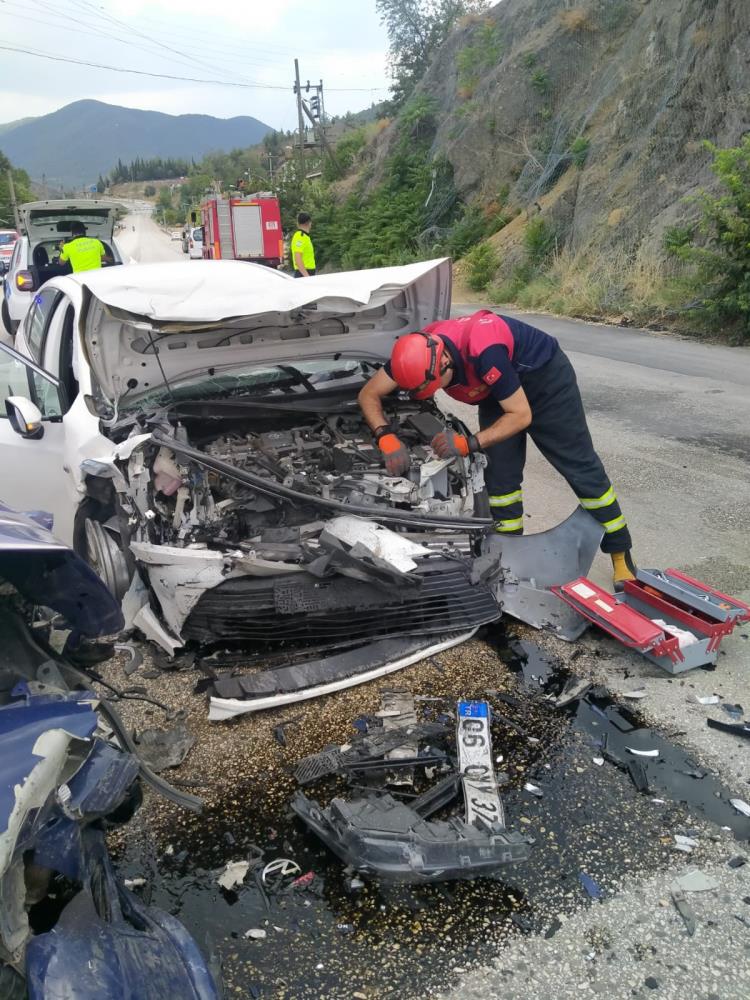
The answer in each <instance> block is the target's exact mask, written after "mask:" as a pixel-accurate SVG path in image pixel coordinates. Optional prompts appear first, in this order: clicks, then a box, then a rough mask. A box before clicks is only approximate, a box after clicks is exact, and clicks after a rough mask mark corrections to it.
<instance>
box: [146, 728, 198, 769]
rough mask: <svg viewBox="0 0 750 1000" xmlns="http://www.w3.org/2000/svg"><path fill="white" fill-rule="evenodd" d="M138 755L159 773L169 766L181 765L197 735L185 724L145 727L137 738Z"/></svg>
mask: <svg viewBox="0 0 750 1000" xmlns="http://www.w3.org/2000/svg"><path fill="white" fill-rule="evenodd" d="M136 743H137V746H138V755H139V757H140V758H141V760H144V761H145V762H146V764H148V766H149V767H150V768H151V770H152V771H156V773H157V774H158V773H159V772H160V771H165V770H166V769H167V768H168V767H179V766H180V764H181V763H182V762H183V761H184V760H185V758H186V757H187V755H188V754H189V753H190V751H191V749H192V748H193V745H194V744H195V737H194V736H193V735H192V734H191V733H190V732H188V729H187V727H186V726H185V725H183V724H180V725H178V726H175V727H174V729H166V730H162V729H144V730H143V732H141V733H139V734H138V739H137V740H136Z"/></svg>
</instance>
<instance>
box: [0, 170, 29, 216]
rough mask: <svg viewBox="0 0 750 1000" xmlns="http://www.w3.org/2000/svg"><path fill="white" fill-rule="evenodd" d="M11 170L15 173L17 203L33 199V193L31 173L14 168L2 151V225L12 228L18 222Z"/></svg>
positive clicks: (0, 207)
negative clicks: (11, 189)
mask: <svg viewBox="0 0 750 1000" xmlns="http://www.w3.org/2000/svg"><path fill="white" fill-rule="evenodd" d="M9 170H10V172H11V173H12V175H13V187H14V188H15V192H16V203H17V204H19V205H22V204H23V203H24V202H25V201H32V200H33V195H32V193H31V182H30V180H29V175H28V174H27V173H26V171H25V170H19V169H17V168H14V167H13V166H12V164H11V162H10V160H9V159H8V157H7V156H4V155H3V153H0V227H8V228H11V229H12V228H13V227H14V226H15V224H16V223H15V218H14V216H13V206H12V204H11V200H10V185H9V184H8V171H9Z"/></svg>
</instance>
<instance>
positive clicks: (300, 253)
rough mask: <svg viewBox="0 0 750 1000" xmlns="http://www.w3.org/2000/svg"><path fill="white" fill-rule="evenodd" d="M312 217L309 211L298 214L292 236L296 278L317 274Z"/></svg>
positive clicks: (293, 263)
mask: <svg viewBox="0 0 750 1000" xmlns="http://www.w3.org/2000/svg"><path fill="white" fill-rule="evenodd" d="M311 228H312V219H311V218H310V216H309V215H308V214H307V212H300V213H299V215H298V216H297V229H296V230H295V233H294V235H293V236H292V242H291V244H290V246H291V248H292V265H293V267H294V277H295V278H307V277H310V276H311V275H313V274H315V250H314V249H313V245H312V240H311V239H310V230H311Z"/></svg>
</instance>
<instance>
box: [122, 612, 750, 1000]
mask: <svg viewBox="0 0 750 1000" xmlns="http://www.w3.org/2000/svg"><path fill="white" fill-rule="evenodd" d="M485 641H490V643H491V645H492V647H493V649H494V650H495V651H496V653H497V656H498V659H499V660H500V661H502V663H503V664H504V665H506V666H507V668H510V669H511V670H513V671H515V672H516V678H517V679H516V683H515V689H514V690H512V692H511V693H509V692H508V689H507V688H506V689H505V690H503V691H499V690H495V689H493V688H489V687H486V686H480V687H479V688H478V689H477V690H475V691H465V690H463V691H455V690H453V689H452V687H451V678H450V671H449V670H445V669H436V670H435V671H434V679H431V680H430V682H429V683H428V684H425V685H423V686H422V689H421V690H419V691H417V690H414V691H413V693H414V694H420V695H424V696H427V697H432V698H444V699H445V701H444V702H434V703H433V702H426V703H422V704H423V705H424V709H423V711H424V714H425V718H428V717H429V713H430V712H433V713H435V714H437V713H441V712H443V713H444V712H446V710H450V705H451V702H452V703H453V708H455V701H456V699H457V698H458V697H465V698H477V699H486V700H488V701H489V702H490V704H491V705H492V708H493V726H492V736H493V749H494V753H495V755H496V760H497V768H498V770H499V771H504V772H505V773H506V774H507V776H508V780H507V783H506V784H505V785H504V786H503V790H502V793H503V802H504V805H505V810H506V822H507V825H508V827H509V828H511V829H517V830H520V831H521V832H522V833H524V834H525V835H527V836H531V837H533V838H534V841H535V843H534V846H533V848H532V851H531V856H530V858H529V860H528V861H527V862H525V863H523V864H520V865H514V866H509V867H507V868H506V869H504V870H503V871H502V872H501V874H500V875H499V876H498V877H497V878H496V879H477V880H475V881H469V882H446V883H436V884H431V885H406V886H387V885H380V884H378V883H376V882H368V881H366V880H360V879H358V878H357V877H356V874H355V873H353V872H351V871H345V870H343V867H342V864H341V863H340V862H339V860H338V859H337V858H336V857H334V856H333V855H332V854H330V853H329V852H328V851H327V849H326V848H324V847H323V846H322V845H321V844H320V843H319V842H318V841H317V840H316V838H315V837H314V836H312V835H311V834H310V833H308V832H307V831H306V829H305V828H304V827H303V825H302V824H301V823H300V822H299V821H297V820H296V819H295V818H294V817H293V815H292V814H291V812H290V811H289V810H288V809H282V810H280V811H277V812H276V813H264V812H263V795H262V789H254V790H248V791H246V792H245V793H237V794H236V795H234V796H233V797H232V798H231V800H230V799H229V798H227V800H226V801H225V802H223V803H221V804H220V805H219V806H218V807H216V808H212V809H211V810H209V811H208V812H207V813H206V814H204V816H203V817H201V818H200V820H199V821H197V822H196V823H195V824H193V825H192V826H190V827H187V828H185V829H180V830H176V831H175V834H174V837H173V838H171V840H170V842H169V843H168V844H163V843H156V842H154V841H153V840H152V839H151V838H149V836H148V834H147V832H146V831H144V832H143V834H142V835H141V836H138V835H137V834H136V833H135V831H133V832H132V833H131V834H130V835H129V836H128V838H127V840H126V841H125V844H124V846H123V847H121V848H120V850H119V854H118V857H117V864H118V869H119V871H120V874H121V875H123V876H124V877H126V878H132V877H139V878H145V880H146V884H145V886H143V887H142V888H140V889H138V890H137V891H139V892H141V893H143V894H144V895H145V897H146V898H147V899H148V900H149V901H150V902H151V903H152V904H155V905H157V906H160V907H162V908H163V909H165V910H168V911H169V912H171V913H173V914H174V915H176V916H177V917H179V919H180V920H182V921H183V923H184V924H185V925H186V926H187V928H188V930H189V931H190V932H191V933H192V934H193V935H194V937H195V938H196V940H197V941H198V943H199V944H200V946H201V947H202V948H203V949H204V951H205V952H207V953H209V952H210V953H211V954H213V955H214V956H215V958H216V959H217V960H218V961H219V962H220V963H221V965H222V968H223V976H224V981H225V984H226V991H227V996H232V997H235V996H236V997H250V998H259V997H263V998H265V997H269V998H271V997H273V998H279V1000H302V998H305V1000H307V998H320V1000H324V998H325V1000H351V998H352V997H354V996H357V997H365V998H368V1000H370V998H372V1000H375V998H378V1000H379V998H397V997H398V998H399V1000H411V998H414V1000H416V998H422V997H428V996H431V995H438V994H439V993H440V992H441V991H444V990H447V989H449V988H450V987H451V985H453V984H456V985H457V984H458V982H459V981H460V974H461V971H462V970H465V969H467V968H469V967H470V966H471V965H472V964H473V963H475V962H479V961H482V960H488V959H490V958H491V957H495V956H499V959H500V962H501V963H502V947H503V944H504V943H506V942H507V941H508V940H510V939H511V938H512V937H513V936H514V935H517V934H523V933H530V932H537V933H542V934H546V935H548V936H551V935H552V934H554V932H555V930H556V929H557V928H558V927H559V926H560V918H561V917H563V916H564V915H565V914H567V913H570V912H572V911H573V910H575V909H576V908H577V907H578V906H580V905H581V904H582V903H586V902H587V901H588V900H589V895H588V894H587V891H586V888H585V885H584V883H585V884H588V885H589V886H591V885H594V886H595V887H596V888H597V890H599V891H600V892H601V894H602V896H603V898H605V899H606V897H607V896H609V895H611V894H613V893H614V892H615V891H616V890H617V888H618V887H619V886H620V884H621V883H622V880H623V878H625V877H626V876H629V875H633V876H635V875H639V874H641V873H644V872H647V871H653V870H655V869H657V868H660V867H664V866H666V865H668V864H670V863H674V862H675V861H680V860H682V861H684V860H685V858H684V856H682V857H680V856H677V855H676V854H675V852H674V848H673V844H674V840H673V837H674V834H676V833H685V832H686V831H688V830H689V831H691V832H692V833H693V834H696V833H697V839H698V841H699V844H700V842H701V840H702V839H703V840H706V839H708V838H709V837H710V836H715V835H718V834H719V830H718V828H719V827H721V826H726V827H730V828H731V830H732V831H733V832H734V834H735V836H736V837H739V838H748V837H750V820H748V819H747V818H745V817H742V816H739V815H738V814H737V813H736V812H735V810H734V809H733V808H732V806H731V805H730V804H729V802H728V799H729V797H730V792H729V790H728V789H726V788H724V787H723V786H722V785H721V784H720V782H719V781H718V780H717V779H716V778H715V777H714V776H713V775H712V774H710V772H708V771H706V769H705V768H702V767H701V766H700V765H699V764H698V763H697V762H696V761H694V760H692V759H691V758H690V756H689V755H688V754H686V753H685V752H684V751H683V750H681V749H680V748H679V747H677V746H676V745H674V744H672V743H671V742H670V741H669V740H668V739H667V738H666V737H665V736H664V735H663V734H660V733H659V732H657V731H655V730H653V729H650V728H649V727H647V726H644V725H642V724H641V723H640V722H639V719H638V717H637V715H636V714H634V713H633V712H631V711H630V710H628V709H627V708H624V707H622V706H618V705H617V704H615V703H614V702H613V701H612V699H611V698H609V696H608V695H607V693H606V692H605V691H603V690H594V691H593V692H590V693H589V694H587V695H586V696H585V697H584V698H582V699H579V700H578V701H575V702H573V703H571V704H570V705H569V706H568V707H567V708H565V709H563V710H556V709H555V708H554V707H552V706H551V705H550V703H549V702H548V701H547V700H546V696H547V695H550V694H552V695H554V694H557V693H559V692H560V690H561V689H562V688H563V686H564V684H565V682H566V680H567V675H566V674H565V673H564V671H563V670H562V669H561V668H560V666H559V665H558V664H556V663H555V662H554V661H552V660H550V659H549V658H548V657H547V656H546V654H544V653H543V652H542V651H541V650H540V649H539V648H538V647H536V646H535V645H534V644H532V643H529V642H522V643H518V642H513V641H511V642H510V644H509V640H508V637H507V636H506V635H505V634H504V633H503V632H501V631H500V630H498V629H497V627H495V628H494V629H493V630H491V631H488V633H487V634H486V636H485ZM436 666H437V667H439V666H440V664H439V663H438V664H436ZM402 676H403V677H404V678H406V677H408V675H402ZM431 676H432V675H431ZM632 749H636V750H638V749H652V750H653V749H658V750H659V757H658V758H644V757H638V756H637V755H633V754H631V753H630V750H632ZM601 757H604V763H603V764H602V765H598V764H596V763H595V762H594V758H597V759H600V758H601ZM634 760H635V761H637V763H638V764H639V766H640V770H637V773H636V777H637V779H638V780H637V782H636V781H635V780H634V777H633V773H632V769H630V768H629V765H630V763H631V761H634ZM527 783H532V784H533V785H534V786H537V787H538V789H540V790H541V797H540V796H538V795H536V794H532V793H530V792H529V791H526V790H525V789H524V785H525V784H527ZM639 787H640V788H641V789H643V788H644V787H646V788H647V791H639ZM306 792H307V793H308V794H309V795H311V797H314V798H317V799H318V800H319V801H321V802H326V801H327V800H328V798H330V797H331V796H332V795H333V794H347V791H346V786H345V785H344V784H343V783H342V782H341V781H337V780H335V779H327V781H324V782H321V783H319V784H317V785H314V786H312V787H311V788H309V789H306ZM349 794H351V793H349ZM243 796H244V797H243ZM452 808H453V811H454V812H455V811H457V810H461V809H462V808H463V803H462V802H458V801H457V803H456V804H454V806H453V807H452ZM448 812H450V810H448ZM440 818H443V814H440ZM696 827H698V830H697V831H696V829H695V828H696ZM198 831H200V832H198ZM251 857H252V858H256V857H259V858H261V859H262V860H261V863H260V864H259V865H258V866H257V867H256V868H254V869H252V870H251V871H250V873H249V874H248V876H247V878H246V879H245V882H244V883H243V884H242V885H241V886H239V887H238V888H237V889H236V890H231V891H225V890H223V889H220V888H219V886H218V885H217V881H216V880H217V877H218V875H219V874H220V873H221V871H222V870H223V868H224V865H225V864H226V863H227V862H229V861H236V860H238V859H241V858H251ZM284 857H285V858H290V859H293V860H294V861H295V862H296V864H297V865H299V867H300V871H301V873H303V874H305V873H308V872H313V873H314V878H312V880H311V881H310V882H309V884H306V885H299V886H295V885H294V884H293V880H292V878H286V879H282V880H281V881H279V882H277V883H275V884H272V885H267V886H263V884H262V881H261V879H260V871H261V869H262V867H263V865H265V864H266V863H267V862H269V861H272V860H274V859H276V858H284ZM692 860H695V861H696V862H698V863H699V860H700V847H699V848H698V849H696V853H695V856H694V858H691V861H692ZM582 874H583V875H585V876H586V879H584V880H582V879H581V875H582ZM594 905H596V904H594ZM250 930H252V931H253V932H258V931H263V932H265V937H262V936H260V935H258V934H257V933H255V936H254V937H251V938H246V937H245V935H246V933H247V931H250ZM498 974H499V975H501V976H502V975H505V974H507V975H510V971H508V972H507V973H505V972H503V970H502V968H501V969H500V971H499V973H498Z"/></svg>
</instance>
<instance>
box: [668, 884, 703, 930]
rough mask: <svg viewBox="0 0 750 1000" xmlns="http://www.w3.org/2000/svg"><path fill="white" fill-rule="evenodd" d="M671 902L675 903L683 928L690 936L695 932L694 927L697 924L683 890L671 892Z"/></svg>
mask: <svg viewBox="0 0 750 1000" xmlns="http://www.w3.org/2000/svg"><path fill="white" fill-rule="evenodd" d="M672 902H673V903H674V905H675V908H676V910H677V912H678V913H679V914H680V916H681V917H682V919H683V921H684V923H685V928H686V930H687V932H688V937H692V936H693V934H695V929H696V927H697V926H698V925H697V921H696V919H695V913H694V912H693V908H692V907H691V905H690V903H688V901H687V896H686V895H685V893H684V892H673V893H672Z"/></svg>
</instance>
